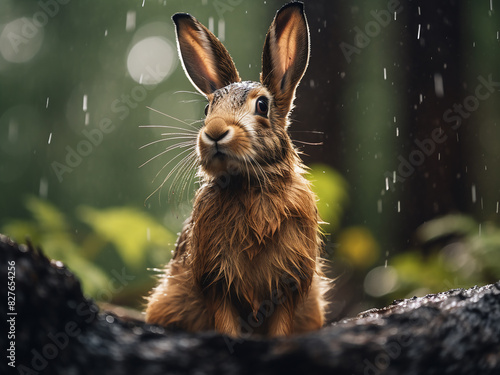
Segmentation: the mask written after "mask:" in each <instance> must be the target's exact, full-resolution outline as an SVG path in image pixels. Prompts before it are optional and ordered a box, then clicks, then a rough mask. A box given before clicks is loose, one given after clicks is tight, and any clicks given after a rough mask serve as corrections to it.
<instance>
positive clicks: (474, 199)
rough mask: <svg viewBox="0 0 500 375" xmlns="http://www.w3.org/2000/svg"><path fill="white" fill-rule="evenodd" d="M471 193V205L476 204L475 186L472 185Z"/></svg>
mask: <svg viewBox="0 0 500 375" xmlns="http://www.w3.org/2000/svg"><path fill="white" fill-rule="evenodd" d="M471 193H472V203H476V185H472V188H471Z"/></svg>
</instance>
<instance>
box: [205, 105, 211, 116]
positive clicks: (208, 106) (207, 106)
mask: <svg viewBox="0 0 500 375" xmlns="http://www.w3.org/2000/svg"><path fill="white" fill-rule="evenodd" d="M209 108H210V104H207V105H206V106H205V116H206V115H208V109H209Z"/></svg>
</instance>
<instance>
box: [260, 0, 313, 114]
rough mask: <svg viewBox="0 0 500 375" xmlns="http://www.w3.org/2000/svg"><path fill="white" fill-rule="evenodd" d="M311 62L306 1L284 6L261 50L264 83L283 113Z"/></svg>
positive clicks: (288, 108) (277, 14) (289, 106)
mask: <svg viewBox="0 0 500 375" xmlns="http://www.w3.org/2000/svg"><path fill="white" fill-rule="evenodd" d="M308 61H309V27H308V26H307V20H306V16H305V14H304V4H302V3H299V2H293V3H288V4H286V5H284V6H283V7H282V8H281V9H280V10H279V11H278V12H277V13H276V16H275V17H274V20H273V23H272V24H271V26H270V27H269V31H268V32H267V36H266V42H265V43H264V51H263V52H262V73H261V75H260V81H261V83H262V84H263V85H264V86H266V87H267V88H268V89H269V91H270V92H271V93H272V94H273V96H274V101H275V103H276V107H277V109H278V110H279V111H280V112H281V114H282V115H283V116H286V114H287V113H288V112H289V111H290V109H291V108H292V103H293V99H294V98H295V89H296V88H297V85H298V84H299V82H300V79H301V78H302V76H303V75H304V73H305V71H306V68H307V64H308Z"/></svg>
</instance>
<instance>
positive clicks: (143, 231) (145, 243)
mask: <svg viewBox="0 0 500 375" xmlns="http://www.w3.org/2000/svg"><path fill="white" fill-rule="evenodd" d="M77 215H78V216H79V217H80V219H81V220H82V221H84V222H85V223H87V224H88V225H89V226H90V227H92V229H93V230H94V231H95V232H96V233H98V234H99V235H100V236H102V237H103V238H104V239H106V240H107V241H109V242H111V243H112V244H113V245H114V246H115V247H116V250H117V251H118V253H119V254H120V256H121V257H122V259H123V261H124V262H125V263H126V264H127V265H128V266H130V267H140V266H141V265H143V264H144V261H145V256H146V254H147V250H148V249H149V248H150V247H151V246H152V245H163V246H165V245H167V244H168V243H173V242H175V239H176V236H175V235H174V234H172V233H171V232H170V231H168V230H167V229H166V228H164V227H163V226H162V225H161V224H159V223H158V222H157V221H156V220H155V219H154V218H152V217H151V216H150V215H148V214H147V213H145V212H143V211H140V210H138V209H136V208H131V207H116V208H109V209H105V210H97V209H94V208H90V207H79V208H78V210H77Z"/></svg>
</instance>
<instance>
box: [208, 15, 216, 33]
mask: <svg viewBox="0 0 500 375" xmlns="http://www.w3.org/2000/svg"><path fill="white" fill-rule="evenodd" d="M214 27H215V26H214V18H213V17H208V30H210V31H211V32H215V30H214Z"/></svg>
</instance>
